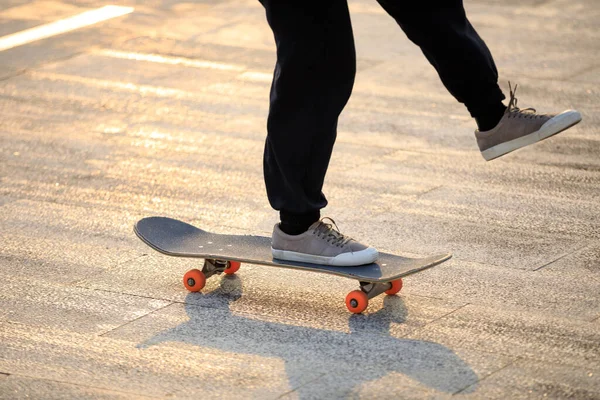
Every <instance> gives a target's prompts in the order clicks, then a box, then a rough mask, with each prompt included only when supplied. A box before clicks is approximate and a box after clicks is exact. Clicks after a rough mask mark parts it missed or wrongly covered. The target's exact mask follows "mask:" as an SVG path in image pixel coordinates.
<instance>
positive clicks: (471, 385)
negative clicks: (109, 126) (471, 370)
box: [452, 357, 521, 396]
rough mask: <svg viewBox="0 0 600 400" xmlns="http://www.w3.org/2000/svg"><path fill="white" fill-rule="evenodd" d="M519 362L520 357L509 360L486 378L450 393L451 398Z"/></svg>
mask: <svg viewBox="0 0 600 400" xmlns="http://www.w3.org/2000/svg"><path fill="white" fill-rule="evenodd" d="M520 360H521V357H515V358H514V359H512V360H511V361H510V362H509V363H507V364H506V365H504V366H502V367H500V368H498V369H496V370H494V371H492V372H490V373H489V374H487V375H486V376H484V377H482V378H480V379H478V380H477V382H473V383H472V384H470V385H467V386H465V387H464V388H462V389H460V390H458V391H456V392H454V393H452V396H455V395H457V394H460V393H462V392H464V391H465V390H467V389H469V388H471V387H473V386H475V385H478V384H479V383H481V382H483V381H485V380H486V379H488V378H489V377H490V376H492V375H494V374H495V373H497V372H500V371H502V370H503V369H505V368H508V367H510V366H512V365H514V364H515V363H516V362H517V361H520Z"/></svg>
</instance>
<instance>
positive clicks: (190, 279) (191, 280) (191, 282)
mask: <svg viewBox="0 0 600 400" xmlns="http://www.w3.org/2000/svg"><path fill="white" fill-rule="evenodd" d="M187 283H188V286H190V287H193V286H194V285H195V284H196V281H195V280H194V278H188V280H187Z"/></svg>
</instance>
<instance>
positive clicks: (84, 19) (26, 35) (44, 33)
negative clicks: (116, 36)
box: [0, 6, 134, 51]
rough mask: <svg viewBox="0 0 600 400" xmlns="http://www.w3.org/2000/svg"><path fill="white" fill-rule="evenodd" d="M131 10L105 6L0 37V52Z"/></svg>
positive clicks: (129, 8)
mask: <svg viewBox="0 0 600 400" xmlns="http://www.w3.org/2000/svg"><path fill="white" fill-rule="evenodd" d="M133 10H134V9H133V8H132V7H121V6H105V7H102V8H98V9H96V10H91V11H86V12H84V13H81V14H79V15H76V16H74V17H71V18H66V19H61V20H59V21H55V22H51V23H49V24H45V25H40V26H36V27H35V28H31V29H26V30H24V31H21V32H17V33H13V34H11V35H7V36H3V37H0V51H4V50H8V49H12V48H13V47H17V46H22V45H24V44H27V43H31V42H35V41H36V40H41V39H45V38H48V37H51V36H55V35H60V34H61V33H66V32H70V31H73V30H75V29H79V28H83V27H86V26H89V25H94V24H97V23H98V22H102V21H106V20H108V19H111V18H116V17H120V16H122V15H126V14H129V13H131V12H133Z"/></svg>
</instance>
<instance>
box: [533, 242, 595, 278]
mask: <svg viewBox="0 0 600 400" xmlns="http://www.w3.org/2000/svg"><path fill="white" fill-rule="evenodd" d="M588 247H590V243H588V242H586V243H585V245H583V246H581V247H579V248H577V249H575V250H572V251H570V252H567V253H564V254H563V255H561V256H559V257H558V258H556V259H555V260H552V261H550V262H548V263H546V264H543V265H542V266H540V267H537V268H534V269H533V270H532V271H539V270H541V269H542V268H545V267H547V266H549V265H551V264H554V263H555V262H557V261H559V260H562V259H563V258H565V257H568V256H570V255H572V254H575V253H579V252H580V251H581V250H584V249H586V248H588Z"/></svg>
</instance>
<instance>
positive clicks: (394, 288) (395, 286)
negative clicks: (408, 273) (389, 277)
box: [385, 278, 402, 295]
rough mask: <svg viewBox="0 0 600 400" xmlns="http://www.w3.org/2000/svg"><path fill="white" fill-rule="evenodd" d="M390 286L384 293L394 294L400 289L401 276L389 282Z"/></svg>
mask: <svg viewBox="0 0 600 400" xmlns="http://www.w3.org/2000/svg"><path fill="white" fill-rule="evenodd" d="M390 283H391V284H392V287H391V288H389V289H388V290H386V291H385V294H389V295H392V294H396V293H398V292H399V291H400V290H401V289H402V278H400V279H396V280H395V281H391V282H390Z"/></svg>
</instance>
